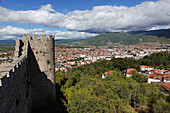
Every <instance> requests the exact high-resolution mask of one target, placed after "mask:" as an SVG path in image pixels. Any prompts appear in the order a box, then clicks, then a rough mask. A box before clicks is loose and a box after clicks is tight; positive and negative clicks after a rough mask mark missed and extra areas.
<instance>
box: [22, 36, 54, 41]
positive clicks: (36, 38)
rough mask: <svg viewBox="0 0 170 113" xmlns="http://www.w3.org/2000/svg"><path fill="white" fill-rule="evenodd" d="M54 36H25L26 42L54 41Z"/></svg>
mask: <svg viewBox="0 0 170 113" xmlns="http://www.w3.org/2000/svg"><path fill="white" fill-rule="evenodd" d="M53 39H54V36H53V35H41V36H40V37H38V35H33V36H32V37H31V36H30V35H24V40H43V41H49V40H53Z"/></svg>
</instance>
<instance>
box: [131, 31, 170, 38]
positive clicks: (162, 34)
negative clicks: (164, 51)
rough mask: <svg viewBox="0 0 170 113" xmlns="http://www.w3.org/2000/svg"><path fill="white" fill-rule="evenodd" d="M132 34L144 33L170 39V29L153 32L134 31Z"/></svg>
mask: <svg viewBox="0 0 170 113" xmlns="http://www.w3.org/2000/svg"><path fill="white" fill-rule="evenodd" d="M130 33H131V34H139V33H143V34H145V35H154V36H157V37H166V38H170V29H160V30H152V31H132V32H130Z"/></svg>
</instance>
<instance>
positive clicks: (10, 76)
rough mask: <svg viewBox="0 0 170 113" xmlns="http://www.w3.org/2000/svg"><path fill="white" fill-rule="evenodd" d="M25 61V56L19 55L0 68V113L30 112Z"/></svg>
mask: <svg viewBox="0 0 170 113" xmlns="http://www.w3.org/2000/svg"><path fill="white" fill-rule="evenodd" d="M26 62H27V57H26V56H21V57H20V58H18V59H16V60H15V61H13V62H12V63H11V64H9V65H6V66H4V67H2V68H1V70H0V112H1V113H6V112H9V113H17V111H18V110H19V111H20V112H22V113H29V112H30V109H29V108H30V107H29V106H30V103H29V101H30V96H29V93H28V90H29V87H28V86H29V85H28V82H27V80H28V77H27V76H26V75H27V70H26ZM26 95H27V96H26ZM16 102H17V103H16Z"/></svg>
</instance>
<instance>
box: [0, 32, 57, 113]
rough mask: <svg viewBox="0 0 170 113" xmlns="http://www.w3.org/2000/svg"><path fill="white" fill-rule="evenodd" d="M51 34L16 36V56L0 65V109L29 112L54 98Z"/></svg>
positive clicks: (11, 111) (2, 111)
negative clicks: (17, 37) (7, 62)
mask: <svg viewBox="0 0 170 113" xmlns="http://www.w3.org/2000/svg"><path fill="white" fill-rule="evenodd" d="M54 62H55V61H54V36H52V35H50V36H46V35H41V36H40V37H38V35H33V36H32V37H31V36H30V35H24V39H23V40H21V39H17V40H16V46H15V59H14V61H13V62H12V63H10V64H7V65H4V66H0V113H18V112H19V113H31V112H33V111H34V109H42V108H44V107H46V106H47V105H46V98H47V96H49V95H50V96H51V97H53V98H55V83H54V80H55V78H54V77H55V76H54V75H55V73H54Z"/></svg>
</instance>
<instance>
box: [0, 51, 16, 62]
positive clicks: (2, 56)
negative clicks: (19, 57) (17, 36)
mask: <svg viewBox="0 0 170 113" xmlns="http://www.w3.org/2000/svg"><path fill="white" fill-rule="evenodd" d="M13 59H14V51H8V52H2V51H0V65H5V64H8V63H11V62H12V61H13Z"/></svg>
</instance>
